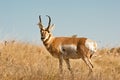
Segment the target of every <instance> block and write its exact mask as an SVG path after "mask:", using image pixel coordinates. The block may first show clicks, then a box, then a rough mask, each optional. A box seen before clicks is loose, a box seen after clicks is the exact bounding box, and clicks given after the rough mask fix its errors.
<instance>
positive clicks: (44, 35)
mask: <svg viewBox="0 0 120 80" xmlns="http://www.w3.org/2000/svg"><path fill="white" fill-rule="evenodd" d="M46 16H47V17H48V19H49V22H48V27H47V28H45V27H44V26H43V24H42V20H41V16H39V23H38V25H39V28H40V33H41V40H42V41H46V40H47V39H48V38H49V37H50V36H51V30H52V28H53V26H54V24H52V25H51V18H50V16H48V15H46Z"/></svg>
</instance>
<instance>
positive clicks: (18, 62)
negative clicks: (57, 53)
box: [0, 41, 120, 80]
mask: <svg viewBox="0 0 120 80" xmlns="http://www.w3.org/2000/svg"><path fill="white" fill-rule="evenodd" d="M115 49H116V52H115V51H113V52H112V50H111V49H107V48H104V49H101V50H98V52H97V54H96V56H93V58H92V62H93V64H94V69H93V73H91V75H90V76H88V72H89V69H88V67H87V66H86V64H85V63H84V62H83V61H82V60H81V59H77V60H71V66H72V70H73V73H74V80H120V55H119V54H120V53H119V50H117V48H115ZM117 51H118V52H117ZM114 53H117V55H114ZM63 65H64V66H63V68H64V71H63V80H70V79H71V75H70V72H69V71H68V70H67V67H66V64H65V63H64V64H63ZM0 80H59V67H58V60H57V59H56V58H53V57H52V56H51V55H50V54H49V53H48V52H47V51H46V49H45V48H44V47H41V46H37V45H34V44H30V43H26V42H14V43H13V42H11V41H9V42H8V43H7V44H6V45H4V44H0Z"/></svg>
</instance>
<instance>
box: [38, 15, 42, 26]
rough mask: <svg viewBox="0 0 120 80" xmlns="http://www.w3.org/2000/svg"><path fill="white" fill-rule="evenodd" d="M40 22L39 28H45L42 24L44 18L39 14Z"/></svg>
mask: <svg viewBox="0 0 120 80" xmlns="http://www.w3.org/2000/svg"><path fill="white" fill-rule="evenodd" d="M39 21H40V22H39V23H38V25H39V28H43V25H42V20H41V16H39Z"/></svg>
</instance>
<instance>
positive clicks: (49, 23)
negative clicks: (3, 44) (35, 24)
mask: <svg viewBox="0 0 120 80" xmlns="http://www.w3.org/2000/svg"><path fill="white" fill-rule="evenodd" d="M46 16H47V17H48V19H49V22H48V27H47V29H49V28H50V25H51V18H50V16H48V15H46Z"/></svg>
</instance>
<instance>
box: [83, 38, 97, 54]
mask: <svg viewBox="0 0 120 80" xmlns="http://www.w3.org/2000/svg"><path fill="white" fill-rule="evenodd" d="M85 46H86V47H87V48H88V49H89V50H90V51H91V52H92V53H95V52H96V51H97V43H96V42H95V41H92V40H90V39H87V40H86V42H85Z"/></svg>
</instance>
